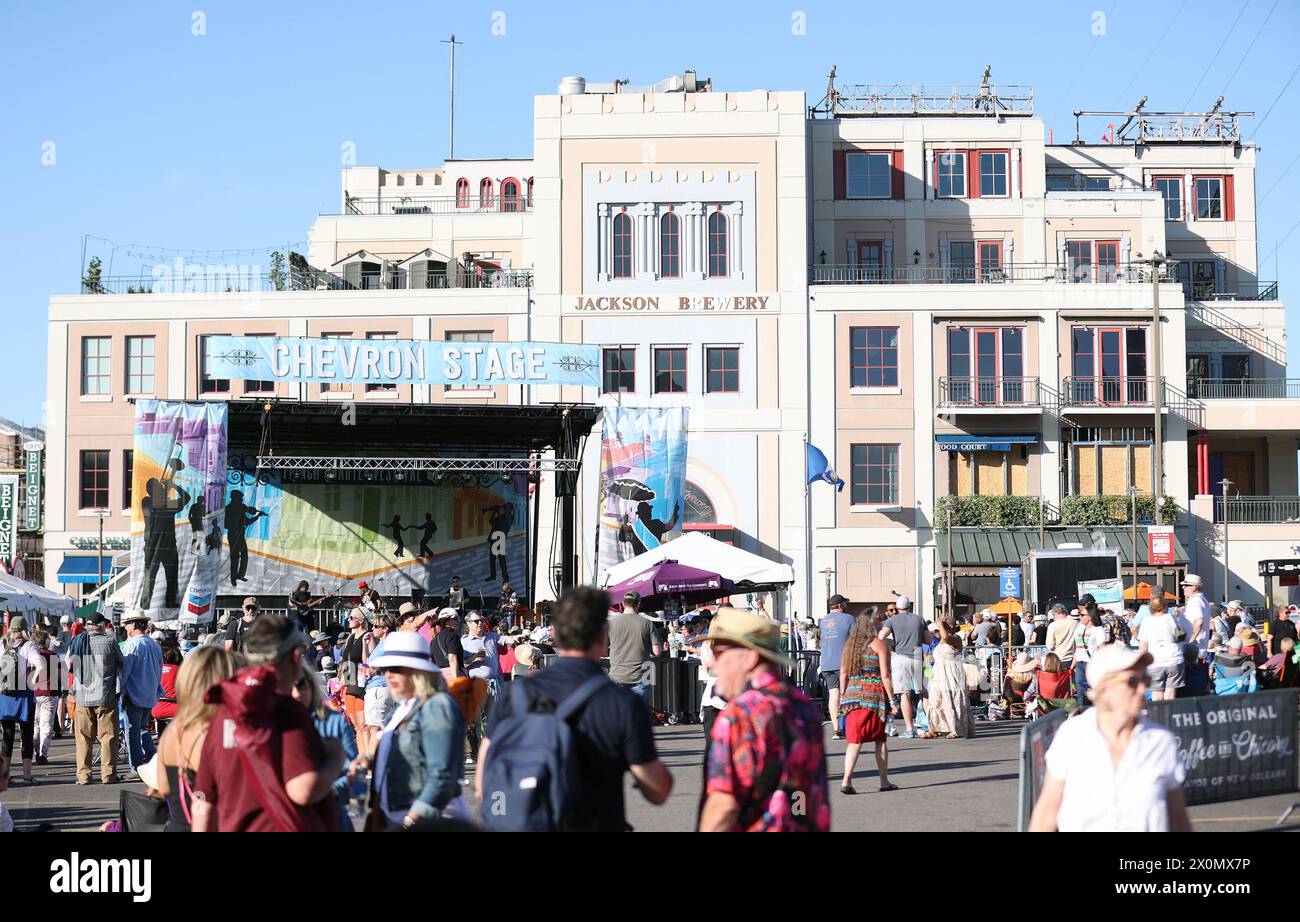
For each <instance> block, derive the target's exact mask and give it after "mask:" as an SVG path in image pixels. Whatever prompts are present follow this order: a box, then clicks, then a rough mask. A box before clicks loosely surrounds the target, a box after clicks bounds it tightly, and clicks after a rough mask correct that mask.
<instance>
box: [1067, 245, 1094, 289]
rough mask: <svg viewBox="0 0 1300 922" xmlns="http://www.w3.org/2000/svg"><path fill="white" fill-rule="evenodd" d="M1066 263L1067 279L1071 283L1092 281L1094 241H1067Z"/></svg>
mask: <svg viewBox="0 0 1300 922" xmlns="http://www.w3.org/2000/svg"><path fill="white" fill-rule="evenodd" d="M1065 263H1066V272H1067V278H1069V280H1070V281H1071V282H1089V281H1092V241H1091V240H1068V241H1066V244H1065Z"/></svg>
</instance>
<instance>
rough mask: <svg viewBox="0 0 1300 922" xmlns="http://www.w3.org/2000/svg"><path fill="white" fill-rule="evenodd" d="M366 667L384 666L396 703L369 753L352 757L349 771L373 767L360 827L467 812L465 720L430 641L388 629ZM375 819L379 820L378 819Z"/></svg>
mask: <svg viewBox="0 0 1300 922" xmlns="http://www.w3.org/2000/svg"><path fill="white" fill-rule="evenodd" d="M370 668H371V669H376V670H381V671H383V673H384V676H385V679H386V680H387V682H388V688H389V691H391V692H392V695H393V700H395V701H396V702H397V709H396V711H394V712H393V716H392V717H391V718H390V719H389V721H388V723H387V725H386V726H385V727H384V729H383V733H382V735H381V736H380V738H379V746H378V747H377V749H376V752H375V756H374V759H373V760H366V759H364V758H363V759H358V760H357V762H354V763H353V765H354V770H360V769H361V768H362V767H365V766H368V767H370V768H371V769H372V771H373V775H372V778H371V788H370V808H371V814H372V815H371V817H370V819H369V820H368V821H367V828H371V829H373V828H376V827H378V826H382V825H387V824H389V823H396V824H400V825H402V826H404V827H406V828H408V829H409V828H411V827H413V826H415V825H416V824H417V823H419V822H420V821H422V820H429V819H435V818H438V817H443V816H446V817H456V818H461V819H463V818H466V817H467V815H468V810H467V809H466V807H465V798H464V795H463V794H462V793H461V778H462V775H463V765H462V759H463V756H464V748H465V718H464V716H463V715H462V714H461V711H460V707H459V705H457V704H456V702H455V700H454V699H453V698H452V697H451V695H449V694H447V691H446V684H445V683H444V682H443V679H442V673H441V671H440V670H439V669H438V667H437V665H436V664H435V663H434V662H433V659H432V657H431V656H430V654H429V642H428V641H427V640H425V639H424V638H423V637H421V636H420V635H419V634H418V633H416V632H414V631H405V632H397V633H394V634H390V635H389V637H388V638H387V639H386V640H385V642H384V650H383V652H382V653H381V655H380V656H377V657H373V658H372V659H371V661H370ZM376 811H377V814H376ZM380 818H382V819H383V820H384V821H385V822H383V823H381V822H377V820H379V819H380Z"/></svg>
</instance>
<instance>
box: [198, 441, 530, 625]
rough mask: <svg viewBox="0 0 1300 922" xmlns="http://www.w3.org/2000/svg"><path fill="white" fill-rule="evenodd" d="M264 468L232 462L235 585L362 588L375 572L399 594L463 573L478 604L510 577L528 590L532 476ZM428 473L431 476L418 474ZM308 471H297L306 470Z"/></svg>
mask: <svg viewBox="0 0 1300 922" xmlns="http://www.w3.org/2000/svg"><path fill="white" fill-rule="evenodd" d="M307 476H309V475H306V474H305V473H303V474H300V473H294V472H291V473H290V474H288V475H287V477H286V476H285V475H282V474H281V472H279V471H260V472H259V471H258V470H257V468H256V459H255V458H235V459H232V461H231V465H230V471H229V473H228V476H227V480H228V485H227V492H226V506H225V516H224V525H223V527H224V530H225V534H226V543H227V545H228V553H227V557H226V560H225V563H224V565H223V567H222V572H221V592H222V593H223V594H226V593H229V594H238V595H257V594H261V593H267V594H276V595H285V594H288V593H291V592H293V590H294V588H295V587H296V586H297V583H298V581H299V580H303V579H305V580H307V581H308V582H309V583H310V584H311V590H312V593H313V595H324V594H326V593H329V592H333V591H338V592H340V593H341V594H343V595H345V596H353V595H355V594H356V584H357V582H358V581H360V580H366V581H367V582H368V583H370V585H372V586H373V587H375V588H376V589H378V590H379V592H380V594H381V595H383V596H385V597H388V596H409V595H427V596H435V597H436V596H442V595H444V594H445V593H446V592H447V590H448V588H449V586H450V583H451V578H452V576H460V577H461V579H462V585H463V586H464V588H465V589H466V590H468V592H469V603H470V604H471V605H473V604H476V603H477V602H478V601H479V600H478V596H479V594H480V593H481V594H482V595H483V596H485V597H492V596H496V595H497V594H498V592H499V590H500V588H501V582H502V581H503V580H507V579H508V580H510V583H511V588H512V589H513V590H514V591H515V592H517V593H519V594H520V595H523V594H524V593H525V591H526V584H527V578H528V573H527V572H526V561H527V553H528V545H527V529H526V526H527V518H528V516H527V497H528V484H527V482H526V479H525V476H524V475H522V474H520V475H518V476H517V477H516V476H512V477H511V478H510V479H509V480H507V481H502V480H501V478H500V476H498V475H490V476H489V475H482V476H477V475H457V474H447V475H445V476H443V477H442V478H441V479H440V480H438V481H437V482H434V481H433V480H432V479H430V478H428V477H422V478H421V479H420V480H419V481H417V482H392V481H391V480H389V481H388V482H384V478H385V477H388V478H391V477H392V474H391V473H389V474H386V475H384V474H378V473H377V474H375V475H373V476H374V477H375V478H376V479H375V480H372V481H366V482H360V483H358V482H341V481H327V480H324V479H323V478H322V477H321V475H320V474H319V473H315V474H312V475H310V476H311V477H313V478H315V479H310V480H309V479H305V478H306V477H307ZM413 476H416V477H420V476H421V475H413ZM300 477H301V478H304V479H297V478H300Z"/></svg>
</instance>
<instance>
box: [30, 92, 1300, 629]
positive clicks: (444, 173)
mask: <svg viewBox="0 0 1300 922" xmlns="http://www.w3.org/2000/svg"><path fill="white" fill-rule="evenodd" d="M950 90H951V88H946V89H945V93H948V92H949V91H950ZM904 96H905V97H906V98H902V97H900V98H899V99H896V100H893V101H892V102H890V97H889V95H888V94H887V93H883V94H882V93H874V94H871V97H870V98H871V99H872V100H873V101H872V102H871V103H870V104H869V105H855V104H854V103H855V98H854V97H853V96H852V95H851V94H847V93H846V94H839V95H837V96H836V98H835V102H834V104H832V105H829V106H826V107H823V108H820V109H814V110H809V109H808V108H807V105H806V99H805V97H804V95H803V94H802V93H798V92H772V91H767V90H755V91H749V92H739V93H733V92H721V91H715V90H713V88H712V86H711V84H709V83H706V82H701V81H699V80H698V79H697V78H696V77H695V75H694V74H693V73H689V72H688V73H687V74H686V75H685V76H684V77H682V78H675V79H674V80H670V81H669V82H668V83H667V85H666V86H661V87H654V88H652V87H643V88H635V87H626V86H616V85H613V84H610V85H596V84H587V83H585V82H584V81H581V80H578V79H566V81H565V82H564V83H563V84H561V86H560V90H559V92H557V94H555V95H551V96H539V97H537V98H536V100H535V109H534V122H533V157H532V159H529V160H518V159H502V160H458V161H449V162H447V163H444V164H443V165H442V166H441V167H438V168H431V169H410V170H388V169H381V168H379V167H361V166H350V167H345V168H344V169H343V170H342V179H341V182H342V186H341V189H340V203H339V208H338V213H337V214H328V215H326V214H322V215H318V216H317V218H316V220H315V223H314V224H313V225H312V227H311V230H310V234H309V245H308V248H307V252H306V253H305V254H303V255H301V256H299V255H297V254H290V255H289V257H288V260H287V265H286V266H285V267H284V269H283V272H282V273H281V275H279V276H272V277H270V278H269V279H265V278H264V279H263V281H262V283H261V284H257V283H254V284H249V285H239V286H228V285H226V286H220V287H218V286H214V285H213V284H211V283H210V281H205V279H204V278H203V272H202V269H201V268H200V271H199V272H198V273H196V276H195V277H196V279H197V281H198V282H199V283H200V284H196V285H193V286H182V285H175V284H172V285H157V286H150V289H151V290H149V291H147V292H145V293H137V292H127V291H125V290H124V289H125V288H127V287H132V288H134V287H137V286H134V285H133V286H124V285H121V284H118V283H115V282H114V280H111V279H110V280H104V282H103V283H102V284H98V285H97V286H96V287H95V289H94V290H93V292H91V293H85V294H81V295H66V296H55V297H54V298H52V299H51V306H50V339H49V367H50V376H49V382H48V389H49V400H50V405H51V409H52V413H51V420H50V425H49V427H48V428H49V432H50V435H49V445H50V448H49V472H50V473H49V478H50V482H51V489H50V496H49V499H48V500H47V503H46V509H47V518H48V527H47V542H48V543H47V556H48V558H49V566H48V567H47V575H46V580H47V582H48V583H49V584H50V585H56V583H55V579H56V574H57V573H58V572H59V570H60V569H61V568H65V567H66V561H67V560H69V559H72V558H75V557H78V556H84V552H83V551H82V550H81V549H80V548H79V547H78V545H79V544H80V545H84V543H85V541H86V540H87V539H89V538H93V537H94V535H95V534H96V531H97V529H98V526H99V523H100V518H101V516H102V517H104V518H103V521H104V527H105V534H106V535H108V536H109V538H110V539H113V540H118V541H120V540H122V539H124V538H126V537H127V536H128V529H129V521H128V516H127V514H126V510H128V509H129V507H130V501H131V497H130V468H131V457H130V453H131V449H132V415H133V410H132V407H131V403H130V400H131V399H132V398H136V397H149V396H156V397H166V398H172V399H187V400H244V399H265V398H267V397H275V398H278V399H281V400H303V401H341V402H352V401H366V402H379V403H383V402H386V403H390V404H401V403H406V402H416V403H425V402H432V403H437V402H446V403H458V404H473V403H507V404H521V403H530V402H552V401H588V402H596V403H598V404H600V405H602V406H619V405H622V406H665V407H678V406H684V407H686V408H688V420H689V422H688V425H689V437H688V445H689V459H688V462H687V470H686V479H687V484H688V486H687V501H686V503H685V505H686V508H685V509H684V510H683V512H682V516H681V518H682V520H683V521H684V523H685V524H686V525H687V526H689V527H701V528H716V529H719V530H726V532H727V533H728V534H734V540H735V541H736V543H738V544H739V545H741V546H743V547H746V548H747V549H749V550H753V551H756V552H758V553H762V554H765V555H767V556H771V557H774V558H778V559H783V560H786V561H788V562H790V563H792V564H793V565H794V567H795V570H796V574H797V575H798V578H799V584H800V587H801V589H799V590H797V591H796V592H795V593H793V594H792V596H791V598H789V599H788V600H785V601H784V602H783V603H781V604H783V605H787V604H788V605H789V606H790V607H791V609H792V610H795V611H799V612H801V613H802V612H805V611H809V610H811V611H812V612H813V613H814V614H818V613H819V612H820V610H821V608H822V605H823V600H824V596H825V595H826V594H829V593H830V592H835V591H839V592H843V593H844V594H846V595H848V596H850V597H852V598H854V599H855V600H860V601H872V602H876V601H885V600H887V599H888V598H890V594H891V593H903V594H907V595H911V596H914V597H917V598H919V599H921V600H922V605H923V607H925V608H927V609H928V607H929V606H930V605H931V604H940V603H941V602H942V601H943V600H944V599H945V597H946V594H947V593H948V592H949V591H950V590H951V591H952V593H953V595H954V596H955V600H956V601H958V602H962V601H963V600H965V601H966V602H967V604H976V603H983V602H986V601H991V599H989V598H987V597H988V596H989V594H990V593H991V592H992V587H991V585H990V584H989V582H988V581H989V580H990V579H991V575H992V576H995V575H996V570H997V569H998V568H999V567H1000V566H1005V565H1014V564H1015V563H1018V558H1016V559H1014V560H1013V559H1010V558H1011V557H1012V556H1013V555H1012V551H1011V549H1008V548H1004V549H1002V550H1000V551H999V552H997V553H993V552H991V551H988V549H987V545H988V544H989V541H988V540H987V538H988V535H987V531H988V530H989V529H996V530H1002V531H1007V532H1008V533H1014V534H1016V535H1018V536H1019V538H1018V540H1020V541H1021V543H1022V544H1024V543H1026V542H1030V543H1032V541H1031V539H1033V541H1038V542H1042V541H1047V540H1053V541H1059V540H1064V539H1065V538H1070V537H1073V536H1074V534H1075V532H1074V531H1072V530H1071V529H1074V530H1075V531H1077V530H1078V529H1079V528H1083V529H1085V530H1087V531H1088V540H1092V541H1094V542H1097V541H1101V542H1106V541H1114V542H1116V544H1117V545H1123V543H1124V539H1123V535H1122V534H1121V533H1123V534H1129V531H1128V530H1126V529H1124V528H1122V527H1120V526H1122V525H1124V524H1125V523H1128V524H1130V525H1131V524H1132V523H1131V522H1130V521H1129V520H1130V519H1131V518H1133V517H1132V516H1129V515H1128V514H1127V513H1126V512H1124V509H1130V510H1131V509H1138V511H1139V515H1138V516H1137V518H1139V519H1141V518H1148V517H1149V518H1151V519H1152V520H1153V521H1154V520H1155V519H1156V518H1159V519H1161V520H1162V521H1165V520H1167V521H1169V522H1170V523H1171V524H1174V525H1175V526H1176V528H1177V535H1178V538H1179V548H1180V555H1181V556H1180V559H1179V563H1178V568H1187V567H1191V568H1194V569H1200V570H1202V571H1204V572H1205V574H1206V576H1207V579H1209V578H1210V577H1211V576H1212V574H1211V573H1210V571H1211V569H1212V568H1213V566H1214V562H1215V561H1216V560H1219V561H1220V562H1221V557H1222V552H1223V538H1222V531H1223V529H1222V521H1223V518H1224V516H1225V515H1226V516H1227V518H1228V519H1229V521H1230V522H1241V523H1242V524H1233V525H1231V526H1230V535H1229V541H1228V554H1229V592H1230V595H1231V596H1232V597H1242V598H1246V599H1248V600H1250V601H1252V602H1259V601H1262V599H1263V592H1264V587H1263V585H1262V583H1261V582H1260V581H1259V579H1258V578H1257V577H1255V576H1254V564H1253V559H1252V560H1248V559H1247V558H1248V557H1249V556H1250V555H1253V556H1254V557H1258V556H1261V554H1262V555H1263V556H1271V557H1287V556H1294V555H1293V554H1292V553H1291V551H1290V550H1288V548H1287V547H1286V544H1287V542H1288V541H1297V540H1300V534H1292V532H1294V531H1295V524H1294V520H1295V519H1300V509H1297V508H1296V506H1297V504H1300V499H1296V494H1298V493H1300V488H1298V487H1297V482H1296V476H1297V475H1296V448H1297V435H1298V434H1300V423H1298V422H1296V420H1297V419H1300V415H1297V413H1296V412H1295V411H1296V410H1297V409H1300V383H1297V382H1296V381H1293V380H1288V379H1287V378H1286V365H1285V347H1284V341H1283V338H1284V335H1285V323H1284V319H1283V318H1284V312H1283V309H1282V305H1281V302H1280V301H1279V300H1278V298H1277V289H1276V286H1275V285H1274V286H1269V285H1267V284H1266V283H1262V282H1260V281H1259V280H1258V278H1257V276H1256V255H1255V216H1254V204H1253V203H1254V197H1255V193H1254V165H1255V162H1254V161H1255V150H1254V148H1253V147H1251V146H1249V145H1246V144H1243V143H1241V142H1240V139H1239V136H1238V133H1237V132H1236V129H1235V120H1232V121H1231V124H1230V125H1229V126H1228V130H1226V131H1225V130H1224V128H1223V125H1222V120H1220V123H1218V126H1217V129H1216V131H1215V132H1209V133H1207V132H1204V131H1198V132H1193V131H1191V130H1187V131H1181V132H1180V131H1174V130H1157V128H1158V127H1163V126H1155V125H1154V124H1148V122H1146V121H1144V122H1142V124H1141V126H1140V128H1139V129H1137V130H1138V131H1139V132H1140V133H1139V136H1137V137H1136V139H1134V140H1131V141H1124V140H1121V139H1120V138H1118V137H1116V138H1114V139H1113V140H1114V141H1115V143H1105V144H1082V143H1080V144H1068V145H1052V144H1046V143H1044V130H1043V125H1042V123H1041V121H1039V120H1038V119H1036V118H1035V117H1034V116H1033V110H1032V94H1031V93H1024V92H1020V91H1017V90H1016V89H1015V88H1003V89H1002V90H1001V91H1000V92H999V88H996V87H989V86H987V85H985V86H984V87H981V88H979V89H978V90H975V91H973V92H972V93H971V94H970V95H969V97H967V96H961V95H951V94H950V95H949V96H948V97H947V98H946V99H944V100H943V101H935V100H938V96H936V97H935V100H931V101H928V102H926V103H925V104H923V105H918V103H917V100H918V99H921V98H922V97H921V96H918V95H917V94H915V93H908V94H904ZM864 98H866V97H864ZM990 98H992V99H994V100H995V101H996V103H997V104H996V105H994V106H990V105H989V104H988V103H989V99H990ZM882 100H884V101H885V103H886V104H884V105H882V103H881V101H882ZM1158 136H1159V139H1158ZM1157 256H1164V257H1169V258H1172V259H1174V260H1177V267H1176V268H1174V269H1169V268H1167V267H1163V266H1160V265H1158V264H1153V262H1152V259H1153V257H1157ZM186 287H191V288H196V289H198V290H184V289H185V288H186ZM230 287H236V288H239V289H242V290H234V291H231V290H227V289H228V288H230ZM1157 291H1158V297H1159V314H1160V317H1161V318H1162V319H1161V322H1160V324H1159V332H1157V331H1156V328H1155V327H1154V326H1153V324H1152V316H1153V298H1155V297H1156V296H1157ZM109 292H120V293H111V294H110V293H109ZM216 334H243V335H268V336H269V335H282V336H311V337H318V336H324V337H328V336H344V337H357V338H367V337H368V338H403V339H405V338H414V339H434V340H443V339H486V340H536V341H555V342H581V343H587V344H598V345H599V346H601V348H602V382H603V387H602V392H601V393H599V394H596V393H593V392H592V391H590V390H584V389H581V388H577V387H559V386H538V387H532V388H525V387H514V386H512V387H496V388H490V389H482V390H466V389H463V388H447V387H444V386H436V387H435V386H428V385H424V386H421V385H415V386H405V385H403V386H394V387H386V388H384V387H381V388H373V389H372V388H356V389H354V388H351V387H349V386H338V385H332V386H331V385H325V386H322V385H316V384H284V383H279V384H276V383H273V382H255V381H249V382H240V381H223V380H221V379H214V378H211V377H209V376H207V375H206V374H205V370H204V369H203V367H202V358H201V357H202V355H203V347H202V344H203V337H205V336H210V335H216ZM1157 417H1158V418H1159V424H1158V425H1157V422H1156V419H1157ZM1157 431H1158V436H1159V437H1158V438H1157ZM805 438H807V439H808V440H809V441H811V442H812V443H813V444H814V445H817V446H818V447H820V448H822V449H823V450H824V451H825V452H826V454H827V455H828V457H830V458H831V460H832V463H833V465H834V466H835V467H836V469H837V470H838V471H839V472H840V474H841V475H842V476H843V477H844V479H845V480H846V481H847V482H848V486H847V488H846V489H845V490H844V491H843V492H840V493H837V492H835V491H833V490H832V489H831V488H829V487H826V486H824V485H820V484H819V485H814V486H813V487H812V488H811V490H809V491H806V490H805V484H804V481H805V474H804V472H805V467H804V463H805V462H804V440H805ZM1157 445H1158V446H1159V448H1157ZM434 447H436V446H432V445H431V448H434ZM583 468H584V475H583V488H582V492H581V496H580V501H579V510H578V519H579V522H580V525H581V529H582V531H581V533H580V537H579V547H580V548H581V549H582V553H581V555H580V557H581V572H580V577H581V578H583V579H593V578H595V575H596V574H595V573H594V545H595V538H596V529H597V527H598V524H597V520H598V513H597V505H596V502H597V476H598V470H599V439H598V438H593V439H591V440H589V442H588V445H587V451H586V455H585V457H584V465H583ZM1225 478H1227V479H1228V480H1230V481H1232V483H1233V485H1232V486H1231V487H1230V488H1229V498H1228V500H1227V501H1226V505H1225V503H1224V502H1223V501H1222V500H1219V501H1216V500H1214V499H1213V498H1212V496H1211V489H1212V485H1213V484H1215V483H1217V482H1219V481H1221V480H1223V479H1225ZM1130 486H1132V487H1133V488H1134V490H1135V493H1134V495H1129V493H1128V490H1129V487H1130ZM1213 490H1214V492H1216V493H1218V492H1221V490H1219V488H1213ZM1155 497H1161V501H1160V503H1159V504H1157V502H1156V500H1155V499H1154V498H1155ZM1165 497H1167V500H1165V499H1163V498H1165ZM809 501H810V502H809ZM1139 503H1140V508H1139ZM545 505H546V504H543V513H542V520H541V532H542V534H541V546H542V547H548V546H549V535H550V532H551V529H552V526H553V523H552V522H551V521H550V519H549V516H548V514H547V512H546V509H545ZM1157 505H1159V511H1158V510H1157ZM806 508H810V509H811V518H810V517H809V515H808V513H807V512H806ZM1120 513H1124V514H1123V515H1121V514H1120ZM949 518H950V519H951V522H952V527H951V528H949V527H948V522H949ZM1288 520H1292V521H1291V523H1290V527H1288V524H1287V522H1288ZM810 526H811V527H810ZM732 529H734V532H733V531H731V530H732ZM809 533H811V535H812V538H811V542H809V541H808V539H807V537H806V536H807V535H808V534H809ZM1132 545H1133V542H1132V538H1131V534H1130V536H1129V538H1128V546H1129V548H1130V553H1129V556H1130V558H1131V556H1132V554H1131V549H1132ZM1139 545H1140V547H1139V551H1141V548H1142V547H1145V541H1144V540H1142V541H1140V542H1139ZM1034 546H1037V544H1034ZM950 547H951V548H953V549H952V550H950ZM981 549H982V550H981ZM1264 551H1267V553H1264ZM1239 554H1240V555H1242V556H1241V562H1240V563H1238V555H1239ZM1130 562H1131V560H1130ZM1137 563H1138V565H1139V569H1140V570H1141V571H1142V572H1148V571H1149V570H1150V568H1148V567H1146V566H1145V565H1144V561H1143V560H1142V559H1141V555H1140V553H1139V559H1138V561H1137ZM74 566H84V564H74ZM1178 568H1170V572H1169V574H1167V575H1168V576H1170V577H1172V574H1173V573H1174V572H1178V571H1179V569H1178ZM990 574H991V575H990ZM1159 575H1166V574H1157V573H1155V572H1154V571H1151V576H1152V577H1156V576H1159ZM945 577H946V578H945ZM1211 582H1213V580H1212V579H1211Z"/></svg>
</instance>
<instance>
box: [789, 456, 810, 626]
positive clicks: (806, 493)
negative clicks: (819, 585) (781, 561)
mask: <svg viewBox="0 0 1300 922" xmlns="http://www.w3.org/2000/svg"><path fill="white" fill-rule="evenodd" d="M810 487H811V485H810V484H809V483H808V433H806V432H805V433H804V436H803V528H804V540H803V547H804V552H803V563H804V605H805V608H804V617H806V618H811V617H812V604H813V588H812V568H813V550H812V536H813V527H812V492H811V489H810ZM790 629H791V630H794V627H793V625H792V626H791V628H790Z"/></svg>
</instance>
